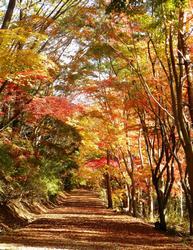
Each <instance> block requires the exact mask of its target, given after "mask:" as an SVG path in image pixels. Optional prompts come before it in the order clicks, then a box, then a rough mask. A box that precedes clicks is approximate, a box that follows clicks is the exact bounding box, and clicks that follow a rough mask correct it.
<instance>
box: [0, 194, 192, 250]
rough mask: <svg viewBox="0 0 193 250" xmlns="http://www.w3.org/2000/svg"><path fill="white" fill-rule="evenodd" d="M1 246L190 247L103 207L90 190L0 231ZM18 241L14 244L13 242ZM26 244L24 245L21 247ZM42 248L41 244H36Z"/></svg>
mask: <svg viewBox="0 0 193 250" xmlns="http://www.w3.org/2000/svg"><path fill="white" fill-rule="evenodd" d="M0 243H9V244H12V245H6V244H4V245H3V244H0V250H4V249H28V248H27V246H33V248H31V247H30V248H29V249H39V247H44V248H43V249H50V248H51V249H56V248H60V249H78V250H81V249H88V250H89V249H91V250H92V249H95V250H100V249H104V250H107V249H111V250H113V249H115V250H119V249H120V250H122V249H124V250H125V249H138V250H143V249H150V250H152V249H167V250H169V249H173V250H174V249H175V250H176V249H179V250H184V249H193V247H190V246H188V245H186V244H185V243H183V242H181V239H180V238H178V237H168V236H166V235H164V234H162V233H160V232H158V231H156V230H155V229H154V228H153V226H151V225H148V224H146V223H143V222H141V221H140V220H137V219H134V218H132V217H129V216H126V215H117V214H116V213H115V212H113V211H112V210H108V209H106V208H105V206H104V204H103V203H102V201H101V200H100V199H99V198H98V196H97V195H96V194H94V193H91V192H88V191H85V190H75V191H73V192H72V193H71V196H69V197H68V198H67V199H66V200H65V201H64V202H63V204H62V206H60V207H59V208H55V209H52V210H49V212H48V213H46V214H43V215H41V217H40V218H39V219H37V220H36V221H34V222H33V223H31V224H30V225H28V226H26V227H24V228H21V229H17V230H15V231H14V232H10V233H8V234H6V235H5V234H0ZM14 244H18V245H14ZM22 245H23V246H26V247H22ZM40 249H42V248H40Z"/></svg>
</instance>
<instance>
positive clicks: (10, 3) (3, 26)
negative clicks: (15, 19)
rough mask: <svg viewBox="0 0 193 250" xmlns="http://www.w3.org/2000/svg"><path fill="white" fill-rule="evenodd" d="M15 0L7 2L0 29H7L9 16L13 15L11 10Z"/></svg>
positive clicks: (9, 20)
mask: <svg viewBox="0 0 193 250" xmlns="http://www.w3.org/2000/svg"><path fill="white" fill-rule="evenodd" d="M15 4H16V0H9V4H8V7H7V10H6V13H5V16H4V19H3V23H2V26H1V29H7V28H8V26H9V23H10V22H11V18H12V16H13V11H14V8H15Z"/></svg>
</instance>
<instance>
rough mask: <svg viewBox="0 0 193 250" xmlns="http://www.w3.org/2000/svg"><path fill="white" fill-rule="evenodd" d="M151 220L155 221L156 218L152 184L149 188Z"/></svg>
mask: <svg viewBox="0 0 193 250" xmlns="http://www.w3.org/2000/svg"><path fill="white" fill-rule="evenodd" d="M148 191H149V218H150V220H151V221H153V218H154V214H153V210H154V204H153V191H152V186H151V184H150V186H149V190H148Z"/></svg>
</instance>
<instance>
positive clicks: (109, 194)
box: [104, 172, 113, 208]
mask: <svg viewBox="0 0 193 250" xmlns="http://www.w3.org/2000/svg"><path fill="white" fill-rule="evenodd" d="M104 177H105V182H106V190H107V202H108V208H113V199H112V189H111V180H110V175H109V172H107V173H105V175H104Z"/></svg>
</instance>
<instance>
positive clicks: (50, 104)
mask: <svg viewBox="0 0 193 250" xmlns="http://www.w3.org/2000/svg"><path fill="white" fill-rule="evenodd" d="M76 110H77V106H76V105H74V104H71V103H69V101H68V100H67V99H66V98H64V97H58V96H46V97H44V98H35V99H34V100H33V101H32V102H30V103H29V104H28V105H27V107H26V109H25V111H27V113H28V114H29V115H30V116H29V119H30V121H35V122H36V121H38V120H40V119H42V118H43V117H45V116H51V117H54V118H56V119H58V120H62V121H65V120H66V119H67V118H68V117H69V116H70V115H72V113H73V112H75V111H76Z"/></svg>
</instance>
